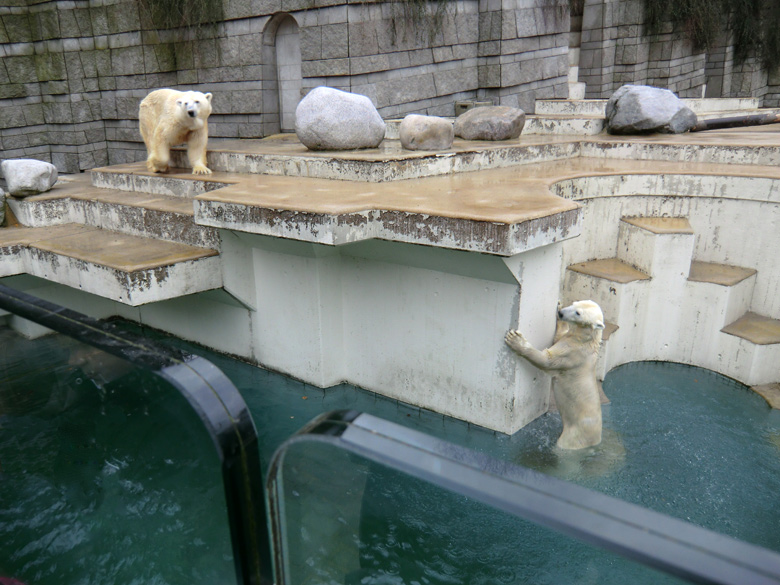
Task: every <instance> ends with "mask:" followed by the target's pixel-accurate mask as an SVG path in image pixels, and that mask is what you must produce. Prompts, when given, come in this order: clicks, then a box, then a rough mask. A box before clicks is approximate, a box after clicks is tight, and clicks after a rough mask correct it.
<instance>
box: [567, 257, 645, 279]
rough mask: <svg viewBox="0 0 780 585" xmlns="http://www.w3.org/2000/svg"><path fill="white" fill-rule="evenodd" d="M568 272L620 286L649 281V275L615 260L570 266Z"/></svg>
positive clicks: (593, 261)
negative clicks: (615, 283)
mask: <svg viewBox="0 0 780 585" xmlns="http://www.w3.org/2000/svg"><path fill="white" fill-rule="evenodd" d="M568 270H571V271H573V272H579V273H580V274H586V275H588V276H594V277H596V278H601V279H604V280H611V281H612V282H618V283H620V284H627V283H629V282H634V281H636V280H650V276H649V275H647V274H645V273H644V272H641V271H639V270H637V269H636V268H634V267H633V266H631V265H630V264H626V263H625V262H623V261H622V260H619V259H617V258H604V259H601V260H591V261H590V262H582V263H580V264H572V265H571V266H569V267H568Z"/></svg>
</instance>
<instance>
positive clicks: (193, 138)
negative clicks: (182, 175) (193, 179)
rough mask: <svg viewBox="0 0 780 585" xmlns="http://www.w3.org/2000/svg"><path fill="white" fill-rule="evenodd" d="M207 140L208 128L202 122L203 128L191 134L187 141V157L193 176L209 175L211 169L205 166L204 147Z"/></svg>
mask: <svg viewBox="0 0 780 585" xmlns="http://www.w3.org/2000/svg"><path fill="white" fill-rule="evenodd" d="M208 139H209V133H208V126H207V125H206V123H205V122H204V124H203V128H201V129H200V130H195V131H194V132H192V133H191V134H190V138H189V140H188V141H187V157H188V158H189V160H190V166H191V167H192V174H193V175H210V174H211V169H209V168H208V167H207V166H206V145H207V143H208Z"/></svg>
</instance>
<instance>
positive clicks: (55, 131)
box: [0, 0, 780, 172]
mask: <svg viewBox="0 0 780 585" xmlns="http://www.w3.org/2000/svg"><path fill="white" fill-rule="evenodd" d="M215 1H217V2H221V8H222V13H223V15H224V20H223V21H222V22H220V23H219V24H218V25H216V26H203V27H200V28H199V29H197V30H187V29H171V30H154V28H153V27H152V25H151V22H150V18H149V15H148V14H146V13H145V12H144V9H143V7H142V6H143V5H144V4H145V3H141V2H137V0H94V1H90V2H86V1H81V0H79V1H75V2H74V1H73V0H48V1H37V0H36V1H34V2H22V1H21V0H13V2H12V3H11V4H10V5H9V6H4V7H0V151H2V152H3V153H4V155H6V156H9V157H17V158H18V157H35V158H40V159H42V160H46V161H52V162H54V163H55V164H56V165H57V166H58V168H59V170H60V171H63V172H77V171H79V170H84V169H86V168H90V166H91V165H93V164H107V163H114V162H126V161H127V160H128V159H133V160H141V159H143V157H144V154H143V146H142V144H141V139H140V134H138V132H137V129H135V130H133V126H134V124H135V125H136V126H137V123H136V122H137V104H138V102H140V100H141V99H142V98H143V97H144V95H146V94H147V93H149V92H150V91H152V90H154V89H158V88H160V87H174V88H177V89H182V90H186V89H196V90H200V91H210V92H212V93H213V94H214V112H213V113H212V116H211V118H210V124H209V126H210V134H211V136H212V138H239V137H242V138H243V137H245V138H259V137H262V136H266V135H269V134H272V133H276V132H279V131H280V129H281V121H282V115H281V113H280V106H279V104H280V102H281V103H289V101H290V100H291V99H298V100H299V99H300V97H301V96H302V95H304V94H305V93H306V92H307V91H309V90H311V89H312V88H314V87H317V86H322V85H326V86H330V87H336V88H340V89H344V90H346V91H350V92H354V93H361V94H364V95H366V96H368V97H369V98H370V99H371V100H372V101H374V103H375V104H376V106H377V109H378V111H379V114H380V115H381V116H382V117H384V118H394V117H403V116H404V115H406V114H411V113H414V114H427V115H434V116H452V115H453V114H454V104H455V102H457V101H461V100H480V101H484V100H488V101H492V102H493V103H494V104H496V105H504V106H510V107H519V108H521V109H523V110H525V111H526V112H533V111H534V104H535V100H536V99H539V98H566V97H568V91H569V90H568V83H567V75H568V68H569V63H568V58H569V39H570V36H569V32H570V31H569V29H570V26H571V20H570V17H569V11H568V9H567V6H568V4H567V3H566V2H564V1H563V0H449V1H447V2H443V3H441V2H438V3H437V2H430V3H429V4H428V5H420V4H419V3H405V2H388V1H379V0H366V1H365V2H350V1H348V0H215ZM643 1H644V0H585V10H584V14H583V16H582V34H581V37H582V42H581V51H580V59H579V81H583V82H586V83H587V93H586V97H590V98H607V97H609V96H610V95H612V93H613V92H614V91H615V90H616V89H618V88H619V87H620V86H622V85H624V84H627V83H630V84H646V85H654V86H659V87H665V88H668V89H670V90H672V91H674V92H676V93H677V94H678V95H680V96H681V97H700V96H701V95H702V92H703V90H704V88H705V85H706V91H707V95H709V96H720V95H722V96H724V97H732V96H745V95H752V96H765V101H766V103H765V105H777V104H778V102H780V83H778V82H780V80H778V79H775V78H774V77H773V78H771V79H770V78H768V77H767V73H766V71H765V70H763V69H762V68H761V67H760V65H759V64H756V63H755V62H751V61H750V60H749V61H748V62H745V63H736V62H735V60H734V57H733V49H732V48H731V46H730V44H729V43H730V41H729V39H723V41H722V42H721V43H720V44H719V45H718V46H715V47H713V48H711V49H710V51H709V52H708V53H707V54H706V55H705V54H704V53H702V52H696V51H695V50H694V49H693V48H692V47H691V45H690V43H688V42H687V41H686V40H685V36H684V34H683V31H676V30H673V28H672V27H671V25H670V26H667V27H665V28H663V29H662V30H661V32H659V33H658V34H656V35H653V36H647V35H644V34H643V33H644V32H645V31H644V30H643V25H642V22H643V13H642V10H643V8H642V6H643ZM290 17H291V18H292V19H294V21H295V23H296V26H297V33H295V34H297V38H298V44H299V46H300V61H301V63H300V66H301V81H300V89H299V90H298V93H299V94H300V95H294V96H292V97H291V96H290V95H285V96H283V98H282V96H280V94H281V93H283V92H284V91H285V90H284V88H282V87H281V86H280V85H279V83H278V81H277V80H278V79H279V74H278V71H277V59H276V52H275V51H276V42H277V40H278V39H277V38H276V32H277V29H278V27H279V25H280V23H281V22H282V21H283V20H284V19H285V18H290ZM285 66H289V64H287V65H285ZM119 129H121V130H122V132H121V133H119V134H121V136H119V135H118V130H119ZM19 130H24V132H21V133H20V132H19ZM87 133H89V136H88V138H87ZM20 134H24V135H25V136H26V138H21V137H20Z"/></svg>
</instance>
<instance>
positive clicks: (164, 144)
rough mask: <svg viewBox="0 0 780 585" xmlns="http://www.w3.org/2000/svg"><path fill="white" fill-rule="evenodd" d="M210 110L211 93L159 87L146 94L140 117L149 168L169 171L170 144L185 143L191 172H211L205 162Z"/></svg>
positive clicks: (157, 170)
mask: <svg viewBox="0 0 780 585" xmlns="http://www.w3.org/2000/svg"><path fill="white" fill-rule="evenodd" d="M210 114H211V94H210V93H201V92H199V91H177V90H175V89H158V90H156V91H153V92H152V93H150V94H149V95H148V96H146V97H145V98H144V99H143V101H142V102H141V107H140V108H139V111H138V120H139V122H140V126H141V137H142V138H143V139H144V144H146V152H147V155H148V156H147V159H146V168H147V169H149V172H152V173H164V172H165V171H167V170H168V165H169V163H170V159H171V147H172V146H176V145H177V144H182V143H186V144H187V155H188V157H189V159H190V166H192V174H193V175H210V174H211V171H210V170H209V168H208V167H207V166H206V143H207V142H208V139H209V129H208V122H207V119H208V117H209V115H210Z"/></svg>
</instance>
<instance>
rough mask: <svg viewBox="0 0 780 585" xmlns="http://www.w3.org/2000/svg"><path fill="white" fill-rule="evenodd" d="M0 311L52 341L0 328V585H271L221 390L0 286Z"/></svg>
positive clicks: (170, 355)
mask: <svg viewBox="0 0 780 585" xmlns="http://www.w3.org/2000/svg"><path fill="white" fill-rule="evenodd" d="M0 308H3V309H5V310H7V311H9V312H10V313H11V314H13V315H16V316H19V317H23V318H24V319H27V320H30V321H33V322H35V323H38V324H39V325H43V326H45V327H48V328H50V329H53V330H55V331H58V332H60V333H64V334H65V335H64V336H63V335H52V336H48V337H46V338H43V339H38V340H36V341H35V343H34V344H33V342H31V341H29V340H26V339H25V338H23V337H21V336H19V335H18V334H17V333H15V332H14V331H12V330H11V329H10V328H8V327H0V482H1V483H0V485H1V486H2V489H0V577H3V578H7V579H11V578H15V579H18V580H21V581H22V582H26V583H28V584H30V585H31V584H33V583H35V584H37V585H40V584H44V585H45V584H47V583H51V584H57V585H60V584H62V583H84V584H87V583H90V584H91V583H94V584H100V585H106V584H111V583H116V584H118V585H119V584H122V585H124V584H128V583H154V584H160V585H161V584H164V583H170V584H172V585H173V584H190V583H200V582H204V583H205V582H208V583H234V582H237V583H241V584H244V583H247V584H248V583H253V584H254V583H271V582H272V578H271V572H272V567H271V562H270V545H269V539H268V535H267V521H266V514H265V504H264V498H263V481H262V475H261V470H260V459H259V453H258V447H257V436H256V432H255V428H254V425H253V423H252V420H251V418H250V416H249V413H248V410H247V408H246V405H245V404H244V401H243V399H242V398H241V395H240V394H239V393H238V391H237V390H236V388H235V387H234V386H233V384H232V383H231V382H230V381H229V380H228V379H227V378H226V377H225V376H224V374H222V372H221V371H220V370H219V369H217V368H216V367H215V366H213V365H212V364H211V363H210V362H208V361H206V360H204V359H203V358H200V357H197V356H192V355H187V354H184V353H181V352H177V351H176V350H172V349H170V348H167V347H162V346H158V345H156V344H153V343H151V342H149V341H148V340H146V339H144V338H142V337H140V336H134V335H132V334H130V333H128V332H125V331H119V330H117V329H115V328H114V327H113V326H112V325H111V324H107V323H103V322H100V321H96V320H93V319H90V318H87V317H85V316H83V315H80V314H78V313H75V312H73V311H69V310H67V309H63V308H62V307H58V306H56V305H53V304H51V303H47V302H44V301H41V300H40V299H36V298H34V297H31V296H29V295H26V294H24V293H20V292H18V291H15V290H13V289H9V288H8V287H5V286H3V285H0ZM33 347H34V348H35V350H34V353H33V352H32V351H30V350H31V348H33ZM215 447H216V450H215ZM226 520H227V522H226ZM231 544H232V546H231ZM0 582H7V581H3V580H2V579H0Z"/></svg>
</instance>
